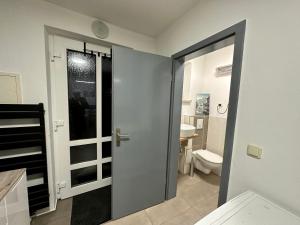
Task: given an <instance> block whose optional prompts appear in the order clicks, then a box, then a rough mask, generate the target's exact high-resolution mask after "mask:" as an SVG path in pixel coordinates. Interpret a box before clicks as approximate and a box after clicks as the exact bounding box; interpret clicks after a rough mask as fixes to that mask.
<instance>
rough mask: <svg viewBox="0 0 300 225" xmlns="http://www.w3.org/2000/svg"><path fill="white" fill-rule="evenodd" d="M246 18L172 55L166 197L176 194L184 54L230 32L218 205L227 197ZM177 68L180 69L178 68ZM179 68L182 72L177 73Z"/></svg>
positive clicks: (196, 49)
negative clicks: (231, 51) (231, 47)
mask: <svg viewBox="0 0 300 225" xmlns="http://www.w3.org/2000/svg"><path fill="white" fill-rule="evenodd" d="M245 29H246V20H243V21H241V22H239V23H237V24H235V25H233V26H231V27H229V28H227V29H225V30H223V31H221V32H218V33H216V34H214V35H212V36H210V37H208V38H206V39H204V40H203V41H200V42H198V43H196V44H194V45H192V46H190V47H188V48H186V49H184V50H182V51H179V52H177V53H175V54H174V55H172V64H173V66H172V87H171V105H170V125H169V142H168V161H167V182H166V199H171V198H173V197H175V196H176V189H177V170H178V168H177V161H178V152H179V147H180V144H179V130H178V131H177V130H176V129H177V128H178V127H180V115H181V104H179V102H181V96H182V85H183V78H182V76H181V77H179V75H180V74H182V71H183V66H182V65H183V63H184V57H185V56H187V55H189V54H191V53H194V52H196V51H199V50H200V49H203V48H206V47H208V46H210V45H213V44H215V43H217V42H220V41H222V40H224V39H227V38H229V37H231V36H234V37H235V40H234V54H233V64H232V75H231V86H230V96H229V107H228V116H227V125H226V136H225V144H224V155H223V165H222V175H221V183H220V191H219V201H218V205H219V206H220V205H222V204H224V203H225V202H226V201H227V193H228V184H229V175H230V166H231V157H232V150H233V149H232V148H233V141H234V131H235V123H236V115H237V107H238V98H239V87H240V78H241V70H242V59H243V49H244V38H245ZM178 71H179V72H178ZM180 71H181V73H180ZM176 74H178V75H176Z"/></svg>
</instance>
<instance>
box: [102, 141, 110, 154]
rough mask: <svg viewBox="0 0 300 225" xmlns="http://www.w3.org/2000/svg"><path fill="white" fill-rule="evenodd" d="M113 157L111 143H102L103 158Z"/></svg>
mask: <svg viewBox="0 0 300 225" xmlns="http://www.w3.org/2000/svg"><path fill="white" fill-rule="evenodd" d="M107 157H111V141H108V142H103V143H102V158H107Z"/></svg>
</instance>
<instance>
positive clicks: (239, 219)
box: [195, 191, 300, 225]
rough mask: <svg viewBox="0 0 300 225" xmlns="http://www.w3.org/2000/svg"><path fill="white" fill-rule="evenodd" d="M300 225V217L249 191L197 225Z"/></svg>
mask: <svg viewBox="0 0 300 225" xmlns="http://www.w3.org/2000/svg"><path fill="white" fill-rule="evenodd" d="M220 224H222V225H300V217H297V216H296V215H294V214H292V213H291V212H289V211H287V210H285V209H283V208H281V207H279V206H278V205H276V204H274V203H273V202H271V201H269V200H267V199H265V198H263V197H262V196H260V195H258V194H256V193H254V192H251V191H247V192H245V193H243V194H241V195H239V196H238V197H236V198H234V199H232V200H230V201H228V202H227V203H226V204H224V205H222V206H221V207H219V208H218V209H216V210H215V211H213V212H211V213H210V214H209V215H207V216H206V217H204V218H203V219H202V220H200V221H199V222H197V223H196V224H195V225H220Z"/></svg>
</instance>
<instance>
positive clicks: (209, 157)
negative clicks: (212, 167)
mask: <svg viewBox="0 0 300 225" xmlns="http://www.w3.org/2000/svg"><path fill="white" fill-rule="evenodd" d="M195 154H196V156H197V155H198V156H200V157H201V158H202V159H204V160H206V161H208V162H212V163H222V162H223V158H222V157H221V156H219V155H217V154H215V153H213V152H210V151H207V150H197V151H195Z"/></svg>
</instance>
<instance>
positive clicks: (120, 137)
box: [116, 128, 129, 146]
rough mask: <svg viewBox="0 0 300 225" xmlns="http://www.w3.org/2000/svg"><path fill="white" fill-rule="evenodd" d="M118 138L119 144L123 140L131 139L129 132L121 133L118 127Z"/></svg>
mask: <svg viewBox="0 0 300 225" xmlns="http://www.w3.org/2000/svg"><path fill="white" fill-rule="evenodd" d="M116 140H117V146H120V145H121V141H127V140H129V134H121V129H120V128H117V129H116Z"/></svg>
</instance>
